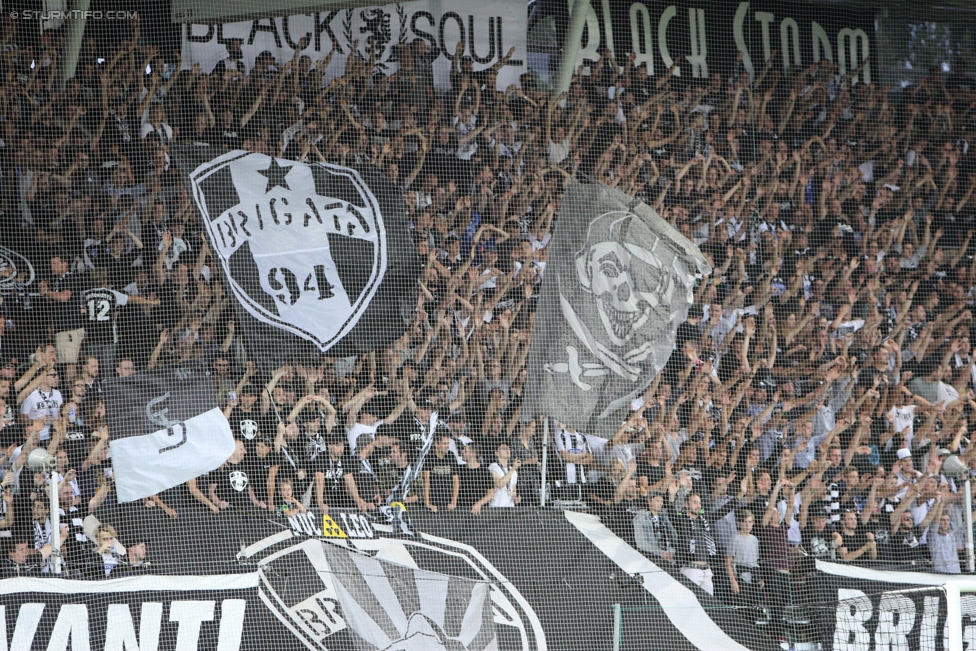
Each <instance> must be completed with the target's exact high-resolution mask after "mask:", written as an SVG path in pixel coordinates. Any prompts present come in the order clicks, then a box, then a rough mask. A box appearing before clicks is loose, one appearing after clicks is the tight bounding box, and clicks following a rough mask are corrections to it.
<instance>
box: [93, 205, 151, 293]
mask: <svg viewBox="0 0 976 651" xmlns="http://www.w3.org/2000/svg"><path fill="white" fill-rule="evenodd" d="M128 219H129V213H125V214H124V215H122V217H120V218H119V221H118V223H117V224H116V225H115V227H114V228H113V229H112V232H110V233H109V234H108V237H106V238H105V239H106V241H107V242H108V254H107V255H100V256H98V258H97V259H96V260H95V266H96V267H97V268H99V269H105V270H106V273H107V274H108V282H109V284H110V285H111V286H112V287H119V288H122V287H125V286H126V285H128V284H129V283H131V282H132V277H133V275H134V274H135V270H134V269H133V268H132V265H133V263H134V262H135V261H136V259H137V258H138V257H139V256H140V255H142V248H143V244H142V240H140V239H139V238H138V237H136V236H135V235H134V234H133V233H132V231H130V230H129V228H128V227H127V226H126V225H125V222H126V220H128ZM122 235H125V236H126V237H128V238H129V239H130V240H132V244H133V245H134V246H133V248H132V250H131V251H129V252H128V253H126V238H125V237H121V236H122Z"/></svg>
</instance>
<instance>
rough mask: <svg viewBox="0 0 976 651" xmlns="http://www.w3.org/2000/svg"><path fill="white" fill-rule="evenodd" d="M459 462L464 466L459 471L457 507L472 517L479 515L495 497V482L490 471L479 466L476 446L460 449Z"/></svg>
mask: <svg viewBox="0 0 976 651" xmlns="http://www.w3.org/2000/svg"><path fill="white" fill-rule="evenodd" d="M461 460H462V461H464V465H463V466H462V467H461V470H460V478H461V482H460V484H461V486H460V489H459V490H458V506H460V507H461V508H462V509H464V510H466V511H470V512H471V514H472V515H481V509H483V508H484V507H485V506H487V505H488V504H489V503H490V502H491V500H492V499H493V498H494V497H495V480H494V478H493V477H492V475H491V471H490V470H488V468H486V467H485V466H482V465H481V459H480V458H479V454H478V447H477V444H475V443H468V444H467V445H465V446H464V447H463V448H461Z"/></svg>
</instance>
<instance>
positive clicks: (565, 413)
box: [522, 183, 711, 438]
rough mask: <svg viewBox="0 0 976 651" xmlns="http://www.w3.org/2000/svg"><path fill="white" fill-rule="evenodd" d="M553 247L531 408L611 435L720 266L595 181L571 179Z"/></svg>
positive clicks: (533, 358)
mask: <svg viewBox="0 0 976 651" xmlns="http://www.w3.org/2000/svg"><path fill="white" fill-rule="evenodd" d="M552 247H553V250H552V251H551V253H550V254H549V265H548V267H547V269H546V282H545V283H544V285H543V288H542V296H541V299H540V303H539V312H538V315H537V316H536V321H535V326H534V328H535V330H534V332H533V335H532V345H531V348H530V349H529V357H528V369H529V379H528V384H527V387H526V392H525V395H526V398H525V400H526V404H525V407H524V408H523V409H522V414H523V416H524V417H528V418H531V417H533V416H535V415H537V414H545V415H547V416H552V417H555V418H556V419H557V420H559V421H561V422H563V423H565V424H566V425H569V426H572V427H575V428H576V429H578V430H579V431H581V432H586V433H587V434H594V435H597V436H605V437H607V438H609V437H610V436H611V435H612V434H613V433H614V432H615V431H616V430H617V427H618V426H619V424H620V419H621V416H622V415H624V414H625V413H626V410H627V408H628V407H629V405H630V402H631V400H632V399H633V398H635V397H636V396H638V395H640V394H641V393H643V392H644V391H645V390H646V389H647V387H648V385H649V384H650V382H651V380H652V379H653V378H654V376H655V375H656V374H657V373H658V372H659V371H660V370H661V369H662V368H664V365H665V364H666V363H667V361H668V358H669V357H670V356H671V352H672V350H673V347H674V338H675V333H676V329H677V327H678V324H680V323H681V322H682V321H684V319H685V318H686V316H687V314H688V307H689V306H690V305H691V303H692V299H693V288H694V284H695V277H696V274H708V273H711V268H710V267H709V265H708V263H707V262H706V261H705V258H704V257H702V255H701V252H700V251H699V250H698V248H697V247H696V246H695V245H694V244H692V243H691V242H689V241H688V239H687V238H685V237H684V236H683V235H681V234H680V233H679V232H678V231H677V230H675V229H674V228H673V227H672V226H671V225H670V224H669V223H668V222H666V221H665V220H664V219H662V218H661V217H660V216H659V215H658V214H657V213H656V212H654V210H653V209H651V208H650V207H649V206H647V205H645V204H643V203H641V202H640V201H638V200H636V199H633V198H631V197H629V196H627V195H625V194H624V193H622V192H620V191H618V190H615V189H613V188H609V187H607V186H604V185H601V184H595V183H594V184H579V183H574V184H572V185H570V186H569V188H568V189H567V191H566V195H565V197H564V199H563V202H562V208H561V209H560V214H559V225H558V227H557V229H556V233H555V235H554V239H553V244H552Z"/></svg>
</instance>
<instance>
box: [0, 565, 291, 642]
mask: <svg viewBox="0 0 976 651" xmlns="http://www.w3.org/2000/svg"><path fill="white" fill-rule="evenodd" d="M275 629H281V626H278V625H276V624H275V622H274V621H273V619H272V618H271V617H270V614H269V613H268V612H267V609H266V608H265V607H264V605H263V604H262V603H261V601H260V599H259V595H258V576H257V573H256V572H250V573H248V574H224V575H217V576H150V575H142V576H128V577H125V578H121V579H108V580H105V581H75V580H69V579H55V578H49V577H45V578H28V577H18V578H11V579H4V580H2V581H0V649H3V650H4V651H8V650H9V651H34V650H36V649H48V650H49V651H66V650H67V649H71V650H72V651H102V650H103V649H104V651H134V650H135V649H139V650H141V651H163V650H164V649H178V650H180V651H243V650H249V651H264V650H265V649H268V648H269V646H268V641H269V640H270V639H274V637H275V636H276V633H278V631H276V630H275ZM282 632H283V633H284V634H285V635H287V632H285V631H284V630H283V629H282ZM277 636H278V637H279V638H280V637H281V634H280V633H278V635H277Z"/></svg>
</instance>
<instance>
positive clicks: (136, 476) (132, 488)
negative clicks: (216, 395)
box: [109, 407, 234, 502]
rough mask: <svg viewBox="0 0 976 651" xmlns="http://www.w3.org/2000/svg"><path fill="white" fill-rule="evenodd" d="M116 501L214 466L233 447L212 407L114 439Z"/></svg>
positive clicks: (153, 490) (156, 489)
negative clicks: (164, 425)
mask: <svg viewBox="0 0 976 651" xmlns="http://www.w3.org/2000/svg"><path fill="white" fill-rule="evenodd" d="M109 445H110V447H111V450H112V467H113V469H114V471H115V490H116V491H117V492H118V500H119V502H132V501H133V500H138V499H141V498H143V497H149V496H150V495H155V494H156V493H159V492H160V491H164V490H166V489H167V488H173V487H174V486H179V485H180V484H183V483H185V482H187V481H189V480H190V479H194V478H196V477H199V476H200V475H202V474H204V473H207V472H210V471H211V470H216V469H217V468H219V467H220V466H221V465H222V464H223V463H224V462H225V461H227V459H228V458H230V455H231V454H233V453H234V435H233V434H232V433H231V430H230V423H228V422H227V419H226V418H225V417H224V414H223V412H222V411H221V410H220V409H218V408H216V407H215V408H213V409H211V410H210V411H208V412H205V413H203V414H200V415H199V416H194V417H193V418H190V419H188V420H186V421H183V422H180V423H176V424H174V425H171V426H170V427H168V428H166V429H161V430H159V431H156V432H153V433H152V434H146V435H144V436H130V437H127V438H122V439H118V440H115V441H112V442H111V443H110V444H109Z"/></svg>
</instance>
